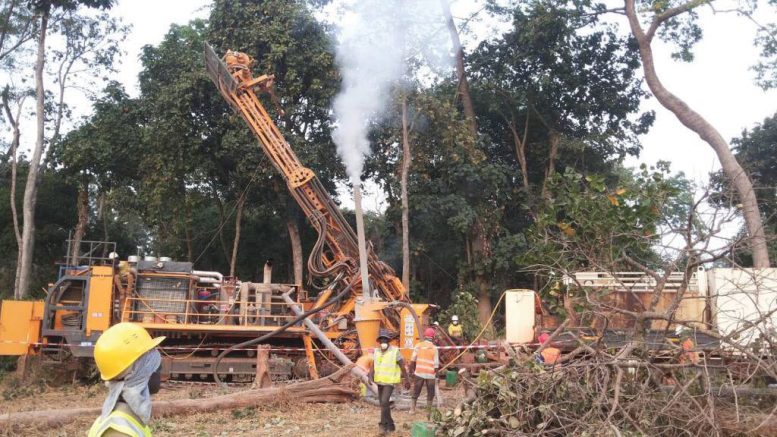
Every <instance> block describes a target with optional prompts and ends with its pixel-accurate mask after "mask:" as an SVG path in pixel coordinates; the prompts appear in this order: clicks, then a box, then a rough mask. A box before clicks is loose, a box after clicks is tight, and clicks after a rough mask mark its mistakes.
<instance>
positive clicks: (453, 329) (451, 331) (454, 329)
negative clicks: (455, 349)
mask: <svg viewBox="0 0 777 437" xmlns="http://www.w3.org/2000/svg"><path fill="white" fill-rule="evenodd" d="M448 335H450V336H451V337H453V338H461V337H462V336H463V335H464V329H462V327H461V325H454V324H451V325H449V326H448Z"/></svg>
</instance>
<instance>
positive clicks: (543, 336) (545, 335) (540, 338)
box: [537, 332, 550, 344]
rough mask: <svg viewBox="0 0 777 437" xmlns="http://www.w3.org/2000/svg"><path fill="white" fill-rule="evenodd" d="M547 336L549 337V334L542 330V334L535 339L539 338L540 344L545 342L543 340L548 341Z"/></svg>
mask: <svg viewBox="0 0 777 437" xmlns="http://www.w3.org/2000/svg"><path fill="white" fill-rule="evenodd" d="M549 338H550V335H548V333H547V332H543V333H542V334H540V336H539V338H537V340H539V342H540V344H545V342H546V341H548V339H549Z"/></svg>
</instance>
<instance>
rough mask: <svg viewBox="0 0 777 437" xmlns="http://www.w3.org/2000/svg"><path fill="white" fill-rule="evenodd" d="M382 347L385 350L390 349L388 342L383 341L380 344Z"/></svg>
mask: <svg viewBox="0 0 777 437" xmlns="http://www.w3.org/2000/svg"><path fill="white" fill-rule="evenodd" d="M380 348H381V349H383V350H386V349H388V343H381V344H380Z"/></svg>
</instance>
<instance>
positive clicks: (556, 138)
mask: <svg viewBox="0 0 777 437" xmlns="http://www.w3.org/2000/svg"><path fill="white" fill-rule="evenodd" d="M560 142H561V135H559V133H558V132H556V131H554V130H551V131H550V133H549V134H548V144H549V146H550V151H549V152H548V167H547V168H546V169H545V179H544V180H543V181H542V198H543V199H546V200H547V199H549V198H550V193H549V192H548V181H550V178H552V177H553V175H554V174H555V173H556V158H558V145H559V143H560Z"/></svg>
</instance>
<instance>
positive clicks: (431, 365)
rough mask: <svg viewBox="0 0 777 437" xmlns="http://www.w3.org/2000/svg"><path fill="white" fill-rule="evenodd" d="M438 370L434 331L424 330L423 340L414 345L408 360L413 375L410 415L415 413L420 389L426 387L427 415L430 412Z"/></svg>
mask: <svg viewBox="0 0 777 437" xmlns="http://www.w3.org/2000/svg"><path fill="white" fill-rule="evenodd" d="M439 368H440V355H439V353H438V351H437V346H435V345H434V329H432V328H426V330H425V331H424V340H423V341H421V342H419V343H418V344H417V345H415V348H414V349H413V356H412V358H411V359H410V372H409V373H412V374H413V375H414V383H415V386H414V387H413V406H412V411H411V412H412V413H415V407H416V403H417V402H418V397H419V396H421V389H423V387H424V386H426V410H427V412H428V414H431V411H432V400H433V399H434V392H435V388H436V384H437V369H439Z"/></svg>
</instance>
